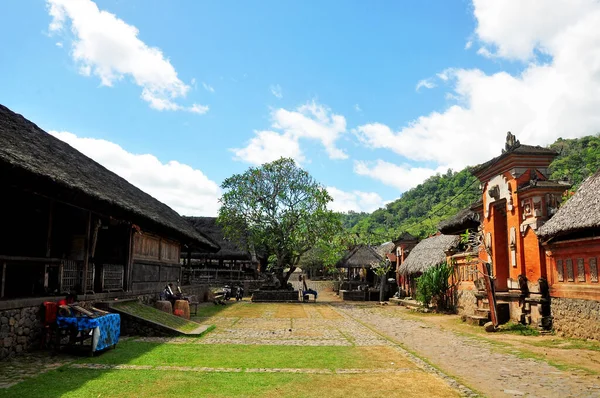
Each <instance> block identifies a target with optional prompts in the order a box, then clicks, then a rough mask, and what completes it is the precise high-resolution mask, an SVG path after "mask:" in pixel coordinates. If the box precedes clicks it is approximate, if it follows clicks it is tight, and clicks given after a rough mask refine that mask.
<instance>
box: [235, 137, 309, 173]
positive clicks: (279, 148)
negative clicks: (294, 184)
mask: <svg viewBox="0 0 600 398" xmlns="http://www.w3.org/2000/svg"><path fill="white" fill-rule="evenodd" d="M254 133H255V135H256V136H255V137H254V138H252V139H251V140H250V142H248V145H246V147H244V148H238V149H232V151H233V152H234V153H235V157H234V159H235V160H241V161H244V162H248V163H251V164H256V165H259V164H263V163H268V162H272V161H273V160H277V159H279V158H281V157H284V158H292V159H294V160H296V161H297V162H298V163H302V162H303V161H304V160H305V159H304V155H303V154H302V151H301V150H300V145H299V144H298V140H297V139H296V138H295V137H293V136H292V135H291V134H287V133H284V134H279V133H277V132H275V131H255V132H254Z"/></svg>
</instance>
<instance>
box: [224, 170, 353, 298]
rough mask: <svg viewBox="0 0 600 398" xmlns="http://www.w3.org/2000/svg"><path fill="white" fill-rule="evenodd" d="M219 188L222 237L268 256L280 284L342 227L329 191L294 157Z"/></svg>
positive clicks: (232, 179) (252, 172) (231, 179)
mask: <svg viewBox="0 0 600 398" xmlns="http://www.w3.org/2000/svg"><path fill="white" fill-rule="evenodd" d="M221 187H222V188H223V190H224V191H225V193H224V194H223V196H222V198H221V200H220V201H221V204H222V206H221V208H220V209H219V217H218V223H219V224H220V225H221V226H222V228H223V232H224V234H225V237H226V238H227V239H230V240H233V241H236V242H238V243H239V244H244V243H245V244H247V245H250V246H251V247H253V248H261V249H264V250H265V251H266V252H267V253H269V254H271V255H272V256H273V259H274V261H273V262H272V263H271V264H270V268H271V270H272V271H273V272H274V275H275V276H276V278H277V279H278V280H279V282H280V284H281V286H286V285H287V281H288V279H289V277H290V275H291V274H292V272H294V270H295V269H296V267H297V265H298V263H299V261H300V258H301V257H302V255H304V254H305V253H306V252H308V251H309V250H310V249H311V248H313V247H314V246H315V245H317V244H318V243H319V242H329V241H331V240H332V239H333V238H334V236H335V235H336V234H338V233H339V232H340V231H341V230H342V225H341V220H340V217H339V215H338V214H337V213H334V212H332V211H330V210H328V209H327V204H328V203H329V202H331V201H332V200H333V199H332V198H331V196H330V195H329V194H328V193H327V190H325V188H324V187H323V186H321V185H320V184H319V183H317V182H316V181H315V179H314V178H313V177H312V176H310V174H308V173H307V172H306V171H304V170H302V169H301V168H299V167H298V166H297V165H296V163H295V162H294V160H293V159H286V158H281V159H279V160H276V161H274V162H271V163H265V164H263V165H262V166H260V167H251V168H249V169H248V170H247V171H246V172H245V173H243V174H236V175H233V176H231V177H229V178H227V179H226V180H225V181H224V182H223V184H222V186H221ZM286 269H287V272H286V271H285V270H286Z"/></svg>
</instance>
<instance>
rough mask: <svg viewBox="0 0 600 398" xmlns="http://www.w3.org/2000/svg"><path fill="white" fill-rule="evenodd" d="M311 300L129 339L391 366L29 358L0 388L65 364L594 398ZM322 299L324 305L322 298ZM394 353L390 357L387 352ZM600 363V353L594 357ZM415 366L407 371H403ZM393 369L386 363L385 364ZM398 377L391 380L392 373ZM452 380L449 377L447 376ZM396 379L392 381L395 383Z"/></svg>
mask: <svg viewBox="0 0 600 398" xmlns="http://www.w3.org/2000/svg"><path fill="white" fill-rule="evenodd" d="M323 296H324V297H323V298H324V299H325V300H324V301H323V300H322V299H321V295H320V301H319V302H317V303H307V304H255V303H249V302H244V303H237V304H235V305H230V306H228V308H226V309H224V310H223V311H222V312H220V313H218V314H216V316H212V317H210V318H197V319H196V320H197V321H199V322H200V323H201V324H204V325H208V324H215V325H216V326H217V328H216V329H215V330H214V331H212V332H210V333H209V334H207V335H206V336H204V337H202V338H189V337H173V338H159V337H136V338H133V340H134V341H143V342H152V343H161V344H188V345H190V349H193V348H192V347H194V345H203V344H216V345H218V344H240V345H284V346H285V345H289V346H307V347H308V346H347V347H366V348H364V349H366V350H370V349H377V347H382V348H384V347H385V349H386V350H391V351H389V352H390V355H391V356H395V357H398V358H400V357H401V358H403V361H404V362H402V365H400V362H399V363H398V366H396V367H389V368H385V369H380V368H375V369H353V368H352V367H351V366H349V367H348V368H347V369H335V370H333V369H300V368H299V369H296V368H252V369H238V368H217V367H188V366H161V364H154V365H151V366H150V365H137V366H136V365H130V364H109V365H106V364H100V363H86V364H82V363H70V362H73V361H74V360H75V359H76V358H72V357H68V356H58V357H51V356H50V355H47V354H45V353H41V354H28V355H25V356H21V357H18V358H15V359H12V360H10V361H5V362H4V363H1V364H0V388H6V387H9V386H11V385H14V384H15V383H17V382H19V381H21V380H24V379H26V378H28V377H32V376H35V375H37V374H40V373H43V372H46V371H48V370H51V369H56V368H58V367H60V366H63V365H67V366H68V367H71V368H79V369H111V370H112V369H114V370H120V369H127V370H136V371H144V370H166V371H178V372H206V373H223V372H225V373H238V372H251V373H252V372H253V373H304V374H306V373H309V374H310V373H315V374H331V375H338V374H365V375H367V374H382V375H385V377H390V378H395V377H400V378H402V377H411V375H412V374H414V373H411V372H414V371H415V370H416V371H418V372H420V374H429V375H431V376H427V377H430V380H432V382H433V381H435V383H439V380H441V381H443V383H440V385H443V384H446V385H448V386H450V387H451V388H452V389H453V390H454V391H457V392H458V393H459V394H460V395H463V396H470V397H471V396H476V395H477V394H476V393H475V392H474V391H473V390H471V389H469V388H468V387H466V386H470V387H473V388H474V389H477V390H478V391H479V392H480V393H481V395H484V396H489V397H510V396H529V397H561V398H562V397H600V376H598V375H590V374H585V372H578V371H565V370H560V369H558V368H556V367H553V366H551V365H549V364H548V363H546V362H543V361H538V360H533V359H524V358H521V357H519V356H518V355H516V354H517V353H518V351H515V353H514V354H511V353H506V352H499V351H498V349H497V347H496V346H494V345H493V344H491V343H490V342H488V341H485V340H482V339H478V338H475V337H468V336H465V335H462V334H458V333H455V332H453V331H450V330H447V329H443V328H440V327H437V326H432V325H431V324H430V323H427V322H424V321H421V320H419V319H416V318H414V317H407V316H406V315H403V314H402V312H401V311H399V310H398V309H397V307H393V306H385V307H380V306H376V305H371V304H348V303H342V302H339V301H336V300H334V299H333V298H332V297H328V295H327V294H324V295H323ZM328 299H329V301H328ZM394 353H397V354H394ZM598 359H599V360H600V353H599V358H598ZM413 364H414V365H416V367H417V369H413V370H410V369H409V368H408V367H407V366H414V365H413ZM392 365H393V363H392ZM396 375H397V376H396ZM450 376H451V377H450ZM394 380H399V379H394Z"/></svg>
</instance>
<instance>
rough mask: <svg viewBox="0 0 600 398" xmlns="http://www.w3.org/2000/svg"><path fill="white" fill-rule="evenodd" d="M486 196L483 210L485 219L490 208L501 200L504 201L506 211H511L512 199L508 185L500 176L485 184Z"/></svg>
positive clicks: (504, 178) (488, 214)
mask: <svg viewBox="0 0 600 398" xmlns="http://www.w3.org/2000/svg"><path fill="white" fill-rule="evenodd" d="M486 195H487V196H486V198H487V201H486V204H485V209H484V210H485V217H486V218H488V217H489V216H490V206H491V205H492V204H493V203H494V202H497V201H499V200H502V199H506V209H507V210H508V211H512V210H513V197H512V191H511V189H510V184H509V183H508V180H507V179H506V177H504V176H503V175H502V174H499V175H497V176H495V177H494V178H492V179H491V180H490V181H489V182H488V183H487V187H486Z"/></svg>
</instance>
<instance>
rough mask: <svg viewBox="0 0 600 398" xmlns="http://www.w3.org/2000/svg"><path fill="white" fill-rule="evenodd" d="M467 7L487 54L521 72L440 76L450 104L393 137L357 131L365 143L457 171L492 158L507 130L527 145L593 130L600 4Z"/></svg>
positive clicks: (374, 128)
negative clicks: (514, 63)
mask: <svg viewBox="0 0 600 398" xmlns="http://www.w3.org/2000/svg"><path fill="white" fill-rule="evenodd" d="M474 6H475V7H474V12H475V16H476V17H477V22H478V26H477V30H476V32H475V34H476V38H477V39H478V40H479V42H480V45H481V48H485V49H486V50H484V51H483V52H484V55H487V56H493V57H500V58H503V59H511V60H514V59H517V60H522V61H524V62H526V63H524V64H523V66H522V68H523V70H522V71H521V72H519V73H517V74H509V73H507V72H498V73H494V74H486V73H485V72H483V71H481V70H479V69H447V70H446V71H443V72H440V74H438V76H437V77H438V78H439V79H440V81H446V82H447V83H448V84H449V85H450V87H451V92H449V93H446V94H445V95H446V96H447V97H448V98H450V99H454V100H456V103H455V104H453V105H451V106H449V107H448V108H447V109H445V110H443V111H441V112H431V113H430V114H428V115H424V116H421V117H419V118H417V119H416V120H413V121H412V122H410V123H408V124H407V125H405V126H404V127H402V128H400V129H399V130H396V131H395V130H392V129H391V128H390V127H388V126H386V125H383V124H380V123H370V124H367V125H363V126H359V127H357V128H356V129H355V131H356V133H357V134H358V136H359V138H360V140H361V141H362V142H363V143H365V144H366V145H367V146H370V147H373V148H384V149H388V150H391V151H393V152H395V153H397V154H399V155H402V156H404V157H405V158H406V159H408V160H411V161H416V162H428V163H427V164H428V165H429V166H431V164H434V165H440V167H442V166H443V167H452V168H454V169H460V168H462V167H464V166H466V165H474V164H478V163H481V162H484V161H486V160H488V159H490V158H492V157H494V156H497V155H498V154H499V153H500V150H501V149H502V147H503V144H504V139H505V136H506V132H507V131H511V132H513V133H514V134H516V135H517V138H518V139H519V140H520V141H521V142H522V143H528V144H533V145H547V144H549V143H551V142H553V141H554V140H555V139H556V138H558V137H564V138H568V137H576V136H584V135H588V134H594V133H596V132H597V131H598V129H599V128H600V113H598V109H600V35H599V34H598V28H597V27H598V26H600V3H599V2H597V1H592V0H589V1H586V0H575V1H567V0H563V1H561V0H553V1H549V0H548V1H543V2H542V1H537V2H534V1H527V2H523V1H521V0H514V1H490V0H488V1H483V0H475V1H474ZM562 16H564V17H562ZM485 51H487V52H485ZM434 167H437V166H434ZM359 170H361V171H363V172H364V173H365V174H367V175H370V174H368V173H367V172H366V169H365V168H364V167H361V168H359ZM417 175H418V174H417ZM372 176H373V177H375V176H374V175H372ZM419 178H420V177H419Z"/></svg>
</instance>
